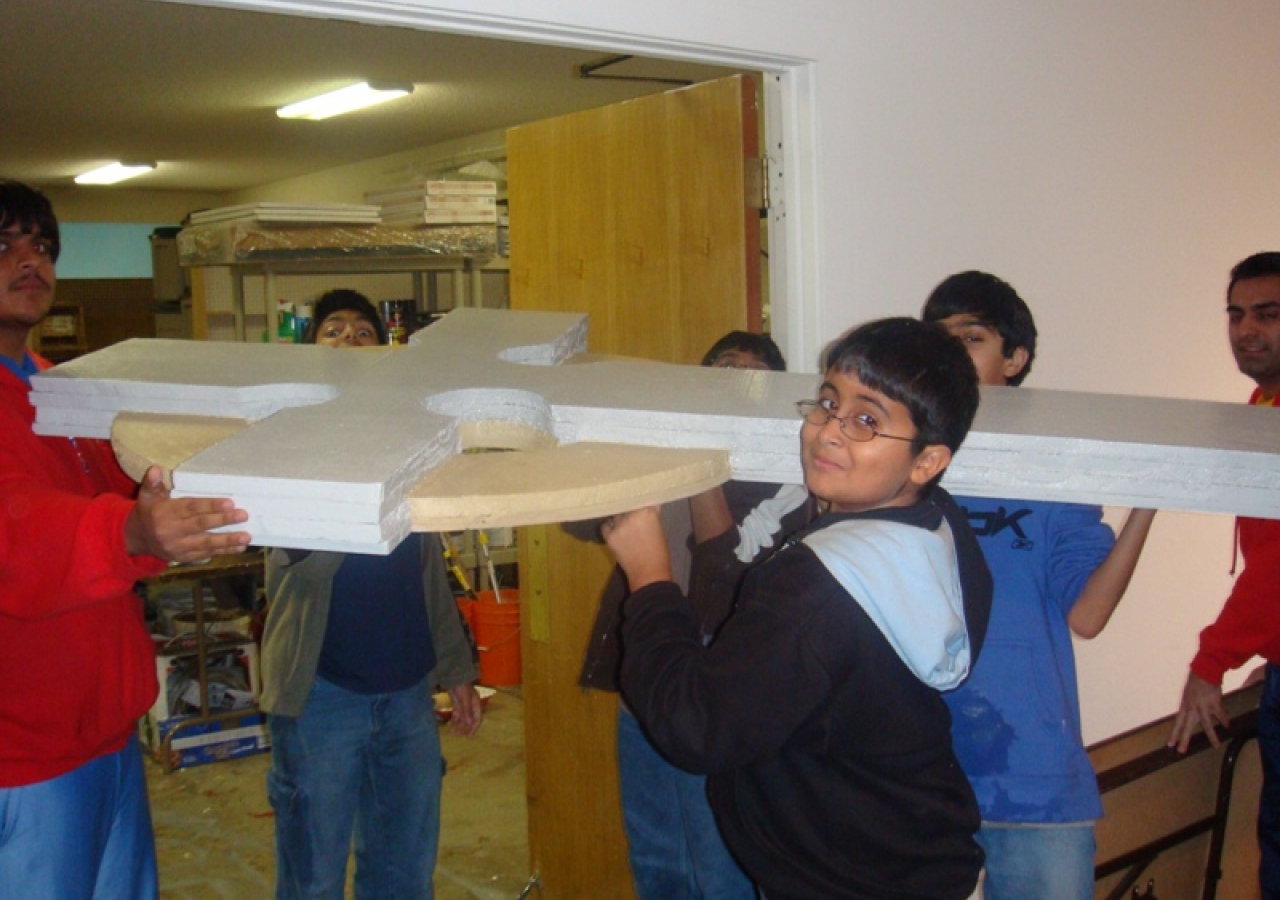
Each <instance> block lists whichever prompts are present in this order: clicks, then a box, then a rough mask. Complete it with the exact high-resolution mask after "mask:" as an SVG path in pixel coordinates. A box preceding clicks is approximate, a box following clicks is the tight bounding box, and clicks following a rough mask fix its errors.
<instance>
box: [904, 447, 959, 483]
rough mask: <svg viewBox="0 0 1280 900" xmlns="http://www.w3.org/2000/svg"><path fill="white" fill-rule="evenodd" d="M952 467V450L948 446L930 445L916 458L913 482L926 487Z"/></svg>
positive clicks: (912, 474) (912, 468) (912, 476)
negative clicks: (947, 468) (948, 467)
mask: <svg viewBox="0 0 1280 900" xmlns="http://www.w3.org/2000/svg"><path fill="white" fill-rule="evenodd" d="M949 465H951V450H950V448H948V447H947V445H946V444H929V445H928V446H926V447H925V448H924V449H923V450H921V451H920V453H919V454H918V455H917V456H916V459H915V462H914V463H913V464H912V466H911V481H912V482H913V483H914V484H916V485H917V486H919V487H924V486H925V485H926V484H928V483H929V482H931V481H933V479H935V478H937V477H938V475H939V474H940V473H941V472H942V471H943V470H944V469H946V467H947V466H949Z"/></svg>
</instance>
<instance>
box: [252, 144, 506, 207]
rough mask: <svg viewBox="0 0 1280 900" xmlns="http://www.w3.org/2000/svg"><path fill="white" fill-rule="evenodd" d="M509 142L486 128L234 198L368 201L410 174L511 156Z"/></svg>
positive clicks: (261, 188)
mask: <svg viewBox="0 0 1280 900" xmlns="http://www.w3.org/2000/svg"><path fill="white" fill-rule="evenodd" d="M504 141H505V136H504V133H503V132H501V131H490V132H485V133H482V134H477V135H472V136H470V137H466V138H460V139H458V140H456V141H448V142H446V143H443V144H435V145H433V146H431V147H425V148H423V149H421V150H411V151H408V152H405V153H396V154H394V155H392V156H384V157H380V158H378V159H371V160H366V161H364V162H360V163H353V164H351V165H348V166H339V167H338V168H334V169H327V170H325V171H323V172H317V173H316V174H314V175H308V176H305V177H302V178H292V179H290V180H288V181H277V182H273V183H271V184H264V185H259V186H258V187H256V188H251V189H249V190H246V191H238V192H236V193H235V194H233V195H232V199H231V202H232V203H256V202H259V201H265V200H270V201H274V202H277V203H314V202H323V203H363V202H364V192H365V191H372V190H379V189H385V188H388V187H392V186H394V185H396V184H398V183H402V182H404V181H405V180H406V179H408V178H412V177H415V176H419V175H424V174H426V175H430V174H434V173H435V172H437V171H440V170H442V169H448V168H456V167H458V166H462V165H466V164H467V163H469V162H475V161H476V160H478V159H497V158H503V157H505V156H506V146H505V143H504Z"/></svg>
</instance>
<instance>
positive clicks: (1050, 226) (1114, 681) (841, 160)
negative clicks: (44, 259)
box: [213, 0, 1280, 739]
mask: <svg viewBox="0 0 1280 900" xmlns="http://www.w3.org/2000/svg"><path fill="white" fill-rule="evenodd" d="M213 2H214V3H216V5H223V6H234V7H239V8H246V9H255V8H256V9H271V10H274V11H277V12H281V11H290V10H292V11H297V12H300V13H304V14H332V15H343V16H346V17H350V18H362V19H364V20H366V21H378V20H381V21H386V22H389V23H396V24H407V25H414V24H417V25H421V26H423V27H435V28H441V29H447V30H461V31H468V32H473V33H487V34H495V35H502V36H507V37H516V38H526V39H543V40H549V41H555V42H558V43H564V44H579V45H584V44H585V45H591V46H596V47H601V48H617V49H634V50H637V51H643V52H650V53H655V54H666V55H687V56H692V57H696V58H700V59H709V60H712V61H720V60H723V61H731V62H734V63H742V62H746V63H752V62H755V63H757V67H762V68H769V67H770V64H771V62H770V61H772V62H773V63H776V64H777V65H778V66H783V65H785V64H791V63H796V64H797V66H798V67H797V68H795V69H793V70H791V76H789V77H788V78H787V79H786V80H785V83H786V85H787V88H786V90H790V91H791V94H790V95H789V100H790V101H791V105H790V106H788V107H787V108H786V109H785V110H784V111H783V118H784V130H783V131H782V132H781V134H782V135H783V136H784V137H785V139H786V141H787V142H788V143H789V146H787V147H786V148H785V149H786V158H785V161H784V165H785V167H786V169H787V175H786V179H787V180H786V186H787V189H788V194H787V197H786V202H787V204H788V209H787V217H788V218H787V222H788V225H789V229H788V242H789V246H790V248H791V249H790V253H789V257H788V261H789V271H790V273H791V279H792V280H791V281H790V283H789V285H788V296H787V298H786V299H784V298H782V297H779V296H776V295H775V298H774V303H775V318H777V317H778V316H777V310H778V309H779V308H781V310H782V312H783V316H782V318H783V321H784V322H785V323H786V327H787V328H788V329H789V330H790V334H789V335H788V342H787V346H788V350H789V351H790V352H789V355H790V356H791V358H793V359H796V360H810V359H813V357H814V352H815V351H816V348H817V346H819V344H820V343H821V342H822V341H824V340H825V339H827V338H829V337H831V336H833V335H834V334H835V333H837V332H838V331H840V330H842V329H844V328H845V327H847V326H848V325H850V324H852V323H853V322H856V321H860V320H863V319H866V318H870V317H873V316H879V315H885V314H891V313H893V314H909V313H914V312H916V311H917V310H918V307H919V305H920V303H921V301H922V300H923V298H924V296H925V295H926V293H927V292H928V290H929V288H930V287H932V285H933V284H935V283H936V282H937V281H938V280H940V279H941V278H943V277H944V276H946V275H947V274H949V273H951V272H953V271H956V270H958V269H963V268H971V267H978V268H986V269H989V270H991V271H994V272H996V273H998V274H1000V275H1002V276H1004V277H1005V278H1007V279H1008V280H1010V281H1011V282H1012V283H1013V284H1014V285H1015V286H1016V287H1017V288H1018V289H1019V290H1020V291H1021V292H1022V293H1023V294H1024V296H1026V297H1027V298H1028V299H1029V300H1030V302H1031V303H1032V306H1033V308H1034V309H1035V311H1036V313H1037V318H1038V320H1039V323H1040V326H1041V331H1042V333H1043V346H1042V351H1041V356H1040V358H1039V359H1038V360H1037V363H1036V372H1035V374H1034V375H1033V376H1032V380H1031V384H1033V385H1035V386H1038V387H1051V388H1072V389H1080V390H1090V391H1109V392H1120V393H1130V394H1149V395H1164V396H1180V397H1193V398H1204V399H1219V400H1238V399H1243V397H1244V396H1245V395H1246V392H1247V390H1248V389H1249V387H1250V385H1249V383H1248V381H1247V380H1246V379H1244V378H1243V377H1241V376H1240V375H1238V374H1237V373H1236V372H1235V371H1234V368H1233V366H1232V363H1231V359H1230V355H1229V353H1228V350H1227V347H1226V342H1225V338H1224V328H1223V314H1222V299H1223V298H1222V291H1223V287H1224V283H1225V277H1226V272H1227V269H1228V268H1229V267H1230V266H1231V264H1232V263H1234V262H1235V261H1236V260H1238V259H1239V258H1241V257H1243V256H1245V255H1247V254H1248V253H1251V252H1253V251H1255V250H1258V249H1262V248H1273V247H1276V246H1277V245H1280V234H1278V233H1277V232H1278V231H1280V221H1278V220H1277V218H1276V217H1275V215H1274V214H1273V209H1272V208H1273V206H1274V198H1275V197H1276V196H1277V189H1278V188H1280V171H1277V168H1276V167H1275V166H1274V165H1272V164H1271V157H1272V156H1273V155H1274V148H1276V147H1277V146H1280V117H1277V116H1275V115H1274V111H1273V107H1274V99H1275V94H1276V86H1277V85H1278V84H1280V77H1278V76H1280V58H1278V56H1277V54H1276V53H1275V47H1276V46H1278V45H1280V41H1278V40H1277V39H1278V38H1280V6H1277V5H1276V4H1274V3H1271V2H1266V0H1238V2H1235V3H1231V4H1225V5H1223V4H1204V3H1200V2H1196V0H1166V2H1161V3H1152V2H1145V3H1139V2H1127V3H1115V2H1112V0H1044V2H1041V3H1038V4H1026V3H1024V2H1021V0H970V2H965V3H953V2H945V0H787V2H766V0H646V2H644V3H639V2H634V0H435V2H427V0H398V2H394V3H393V2H392V0H364V2H361V3H356V2H354V0H213ZM801 63H806V64H804V65H799V64H801ZM784 93H785V90H784ZM776 136H777V135H775V137H776ZM809 139H811V141H812V144H811V146H808V147H806V146H804V142H805V141H806V140H809ZM797 348H799V352H797ZM1230 556H1231V533H1230V524H1229V522H1228V521H1227V520H1226V519H1224V518H1219V517H1205V516H1192V515H1173V514H1164V515H1161V516H1160V517H1158V518H1157V523H1156V527H1155V530H1154V533H1153V537H1152V540H1151V545H1150V548H1149V550H1148V553H1147V555H1146V557H1145V558H1144V561H1143V565H1142V567H1141V568H1140V571H1139V574H1138V577H1137V579H1136V581H1135V584H1134V586H1133V587H1132V589H1131V592H1130V597H1129V598H1128V599H1127V600H1126V602H1125V604H1124V606H1122V608H1121V610H1120V612H1119V613H1118V614H1117V617H1116V620H1115V621H1114V623H1113V625H1112V626H1111V628H1110V629H1109V630H1108V631H1107V632H1106V633H1105V634H1104V635H1103V636H1102V637H1101V638H1099V639H1098V640H1097V641H1095V642H1093V644H1091V645H1089V646H1088V647H1086V648H1084V649H1083V650H1082V652H1081V667H1082V677H1081V683H1082V690H1083V694H1084V702H1085V710H1086V713H1085V715H1086V732H1087V734H1086V736H1087V737H1088V738H1090V739H1097V738H1100V737H1102V736H1106V735H1109V734H1113V733H1116V732H1118V731H1120V730H1124V729H1127V728H1129V727H1132V726H1135V725H1137V724H1140V723H1142V722H1145V721H1148V720H1150V719H1152V718H1155V717H1157V716H1160V715H1163V714H1167V713H1168V712H1170V711H1172V709H1173V708H1174V707H1175V705H1176V703H1177V699H1178V694H1179V690H1180V686H1181V681H1182V677H1183V674H1184V672H1185V666H1186V662H1187V660H1188V659H1189V657H1190V655H1191V654H1192V652H1193V649H1194V646H1195V634H1196V632H1197V630H1198V629H1199V627H1201V626H1202V625H1203V624H1204V623H1206V622H1207V621H1209V620H1210V619H1211V618H1212V617H1213V615H1214V614H1215V613H1216V610H1217V608H1218V606H1219V605H1220V603H1221V599H1222V598H1223V597H1224V596H1225V593H1226V591H1227V590H1228V588H1229V586H1230V578H1229V576H1228V575H1227V574H1226V570H1227V568H1228V566H1229V564H1230Z"/></svg>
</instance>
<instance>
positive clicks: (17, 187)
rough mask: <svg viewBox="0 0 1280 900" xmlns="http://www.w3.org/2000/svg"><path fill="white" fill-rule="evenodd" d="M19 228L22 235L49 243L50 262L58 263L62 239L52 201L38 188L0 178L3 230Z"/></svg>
mask: <svg viewBox="0 0 1280 900" xmlns="http://www.w3.org/2000/svg"><path fill="white" fill-rule="evenodd" d="M11 225H17V226H18V228H19V229H20V230H21V232H22V233H23V234H34V233H35V232H37V231H38V232H40V236H41V237H42V238H44V239H45V240H46V241H48V242H49V248H50V253H49V258H50V259H52V260H53V261H54V262H55V263H56V262H57V261H58V254H60V253H61V252H62V237H61V236H60V235H59V233H58V217H57V216H55V215H54V214H53V205H52V204H51V203H50V202H49V198H48V197H46V196H45V195H44V194H43V193H42V192H40V191H39V190H37V189H36V188H33V187H30V186H28V185H25V184H23V183H22V182H21V181H14V180H13V179H11V178H0V228H8V227H9V226H11Z"/></svg>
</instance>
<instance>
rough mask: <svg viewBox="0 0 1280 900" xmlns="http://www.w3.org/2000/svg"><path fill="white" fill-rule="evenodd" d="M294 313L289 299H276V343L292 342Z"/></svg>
mask: <svg viewBox="0 0 1280 900" xmlns="http://www.w3.org/2000/svg"><path fill="white" fill-rule="evenodd" d="M293 323H294V315H293V302H292V301H291V300H277V301H276V343H278V344H292V343H293V342H294V324H293Z"/></svg>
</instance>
